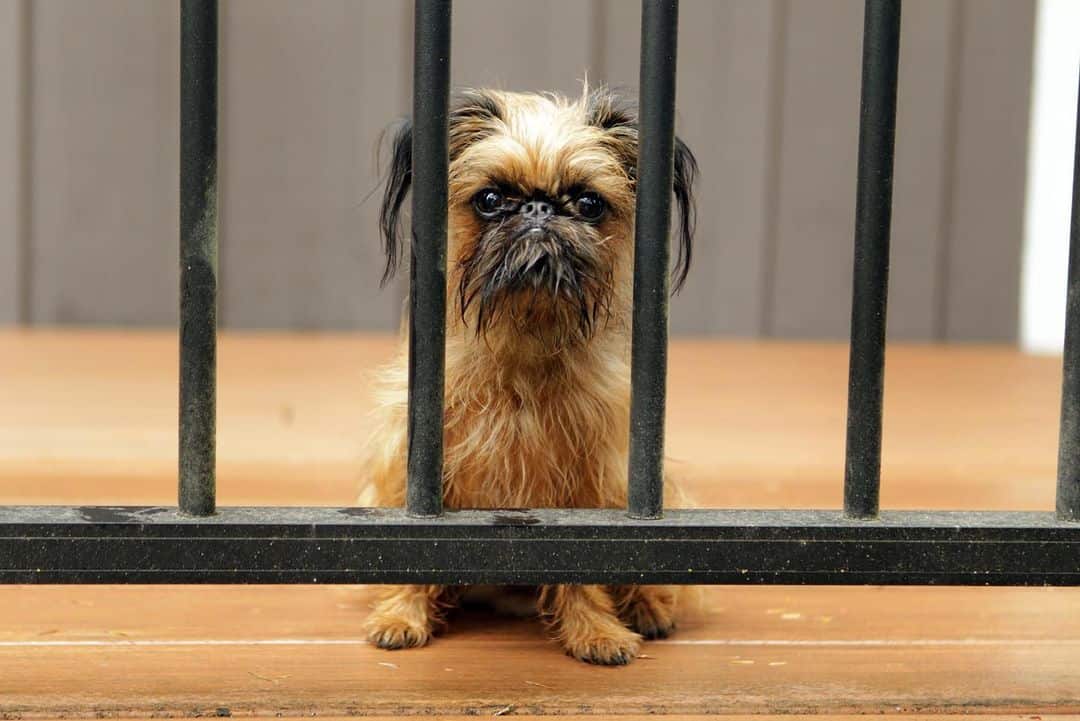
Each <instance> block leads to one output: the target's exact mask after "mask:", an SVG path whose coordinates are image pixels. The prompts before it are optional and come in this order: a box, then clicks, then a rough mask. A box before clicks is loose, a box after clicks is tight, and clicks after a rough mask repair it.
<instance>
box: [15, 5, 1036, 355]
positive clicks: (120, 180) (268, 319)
mask: <svg viewBox="0 0 1080 721" xmlns="http://www.w3.org/2000/svg"><path fill="white" fill-rule="evenodd" d="M20 7H22V8H26V10H25V15H26V17H30V16H33V23H24V24H23V25H21V26H20V25H19V23H18V21H17V19H12V18H8V16H9V15H11V16H12V17H13V18H14V17H15V15H17V14H18V11H17V9H18V8H20ZM31 8H32V9H31ZM222 9H223V12H224V14H225V15H224V18H223V26H222V52H223V58H222V64H221V68H222V70H221V71H222V74H223V76H222V83H221V91H222V97H221V108H222V113H223V117H222V123H221V126H220V127H221V133H222V137H221V162H222V168H221V178H222V187H221V201H222V254H223V257H222V283H223V289H222V290H223V295H222V306H223V307H222V320H223V324H224V325H226V326H231V327H286V328H365V329H388V328H392V327H395V326H396V322H397V317H398V314H399V312H400V309H401V303H400V299H401V295H402V284H401V282H400V281H399V282H398V283H396V284H395V285H393V286H392V287H391V288H389V289H387V290H384V291H380V290H379V289H378V287H377V281H378V277H379V273H380V270H381V266H382V258H381V254H380V251H379V247H378V245H379V243H378V236H377V227H376V216H377V206H378V199H379V196H378V189H377V180H378V177H377V167H376V163H375V143H376V140H377V138H378V137H379V133H380V131H382V129H383V128H385V127H386V126H387V125H388V124H389V123H390V122H391V121H392V120H393V118H394V117H395V116H398V115H401V114H403V113H405V112H407V111H408V108H409V106H410V102H409V85H410V78H411V60H410V56H411V25H410V23H411V2H409V1H408V0H323V1H321V2H319V3H298V2H292V1H291V0H230V2H227V3H222ZM1033 12H1034V11H1033V6H1032V4H1031V3H1021V2H1010V1H1009V0H959V1H958V2H954V1H950V2H941V1H940V0H908V2H906V3H905V8H904V30H903V35H902V39H901V55H902V57H901V63H900V102H899V117H898V124H897V154H896V187H895V195H894V200H895V204H894V235H893V272H892V286H891V298H890V324H889V326H890V335H891V336H892V337H894V338H929V337H939V338H948V339H958V340H959V339H1002V340H1011V339H1013V338H1014V337H1015V333H1016V314H1017V311H1016V309H1017V293H1018V278H1019V252H1020V242H1021V237H1020V229H1021V219H1022V214H1023V183H1024V172H1023V170H1024V161H1025V148H1024V144H1025V133H1026V123H1027V113H1028V102H1027V99H1028V92H1029V85H1030V82H1029V81H1030V70H1031V59H1030V56H1031V43H1032V39H1033ZM0 13H6V15H4V16H3V17H0V54H3V57H5V58H8V60H7V61H6V62H4V63H3V65H2V68H0V153H2V154H3V156H4V157H15V156H17V155H18V153H19V152H20V151H21V152H22V153H23V155H22V157H23V158H27V159H29V164H28V167H27V168H25V169H24V170H22V171H20V170H18V159H17V158H16V159H15V160H14V161H13V162H10V163H8V164H7V165H5V166H4V168H3V169H2V170H0V224H3V225H2V229H3V232H2V234H0V322H10V321H11V320H13V319H14V318H16V317H17V315H18V313H19V308H18V303H17V300H18V299H19V298H20V297H25V298H26V299H27V303H26V304H25V307H24V308H23V311H24V313H25V315H26V317H27V318H28V319H29V320H30V321H31V322H35V323H57V322H59V323H82V322H89V323H135V324H171V323H173V322H174V321H175V313H176V299H175V288H176V244H177V239H176V232H177V231H176V222H177V219H176V204H177V188H176V185H177V180H176V173H177V152H178V148H177V115H178V107H177V102H178V98H177V74H178V66H177V63H178V60H177V56H178V52H179V50H178V27H177V25H178V23H177V19H178V18H177V16H178V9H177V3H175V2H171V1H165V0H162V1H160V2H146V1H145V0H95V1H94V2H65V1H64V0H36V2H33V3H29V2H21V1H20V0H10V1H9V2H7V3H6V4H2V5H0ZM638 14H639V4H638V3H637V2H635V1H632V0H580V1H578V0H550V1H542V2H541V1H538V2H513V3H507V2H496V0H458V2H457V3H456V4H455V17H454V41H455V56H454V66H453V78H454V82H455V83H456V84H471V85H494V86H498V87H505V88H509V89H554V90H559V91H562V92H567V93H576V92H577V91H578V90H579V88H580V80H581V79H582V78H584V77H585V76H586V74H588V76H589V78H590V79H591V80H593V81H594V82H597V81H606V82H608V83H611V84H615V85H623V86H626V87H627V88H629V89H630V90H631V91H634V90H635V89H636V85H637V72H638V40H639V26H638ZM680 26H681V40H680V64H679V99H678V108H679V117H678V119H677V121H678V122H677V127H678V132H679V133H680V135H682V136H683V137H684V139H685V140H686V141H687V143H688V144H689V145H690V146H691V147H692V148H693V149H694V151H695V153H696V154H697V156H698V158H699V160H700V163H701V168H702V176H701V179H700V183H699V186H698V198H699V201H700V210H701V213H700V224H699V232H698V238H697V250H696V260H695V265H694V268H693V270H692V272H691V275H690V279H689V282H688V285H687V287H686V289H685V290H684V292H683V294H682V295H681V296H679V297H678V298H676V299H675V301H674V302H673V304H672V330H673V332H674V333H676V334H678V333H684V334H685V333H705V334H732V335H748V336H754V335H760V334H766V335H778V336H796V337H815V338H820V337H831V338H844V337H846V334H847V325H848V319H849V311H850V308H849V303H850V300H849V283H850V273H851V268H850V265H851V245H852V233H853V230H852V228H853V215H854V197H855V188H854V182H855V155H856V150H857V122H858V93H859V88H858V82H859V58H860V47H861V37H860V36H861V27H862V2H861V0H818V1H817V2H793V1H792V0H683V3H682V11H681V21H680ZM19 27H22V28H23V30H22V31H21V34H20V31H19V30H18V28H19ZM31 28H32V29H31ZM20 43H21V47H23V48H24V50H23V51H22V52H24V53H25V54H26V57H28V58H29V62H28V63H27V67H26V68H25V70H26V73H25V77H32V78H33V82H32V84H31V87H29V88H28V89H24V90H25V94H26V96H28V97H29V98H30V99H31V102H30V103H29V107H26V106H25V104H24V107H23V108H22V109H21V110H18V111H16V110H15V105H17V102H15V101H12V100H11V98H13V97H17V96H19V94H20V93H22V92H24V90H20V88H19V74H18V73H17V72H15V71H14V70H13V68H14V65H13V63H12V61H11V60H10V58H12V57H17V56H18V53H19V52H20V51H19V50H18V47H20ZM4 99H7V102H3V101H4ZM30 118H32V120H29V119H30ZM19 122H22V124H23V125H24V126H25V127H24V128H23V130H22V132H23V137H24V138H26V139H28V140H29V143H28V145H25V146H23V147H20V140H19V136H18V132H19V131H18V130H17V129H16V128H17V126H18V124H19ZM5 150H8V151H9V152H3V151H5ZM22 176H29V178H30V180H29V182H26V181H25V179H24V180H23V183H22V187H20V177H22ZM372 191H374V192H372ZM369 193H371V195H370V196H368V194H369ZM18 198H25V199H27V201H28V202H27V203H25V206H26V207H25V212H24V214H23V215H22V216H19V214H18V213H17V212H15V210H13V209H17V206H18V205H19V201H18V200H17V199H18ZM16 228H24V229H28V230H29V236H28V237H26V238H24V241H25V242H24V243H23V242H20V241H19V240H18V238H17V236H18V235H19V233H18V231H17V230H16ZM24 245H25V250H26V253H25V257H23V258H21V259H20V258H19V257H18V256H17V253H18V251H19V249H20V247H23V246H24ZM20 267H21V268H23V269H24V272H23V273H22V274H21V275H20V274H19V272H18V269H19V268H20Z"/></svg>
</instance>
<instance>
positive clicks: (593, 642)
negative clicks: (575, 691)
mask: <svg viewBox="0 0 1080 721" xmlns="http://www.w3.org/2000/svg"><path fill="white" fill-rule="evenodd" d="M565 645H566V652H567V653H568V654H570V655H571V656H573V657H574V658H576V659H578V660H579V661H584V662H585V663H595V664H597V665H600V666H625V665H626V664H628V663H630V662H631V661H633V660H634V659H635V658H637V655H638V652H639V651H640V650H641V636H639V635H638V634H636V633H634V632H633V631H631V630H630V629H628V628H623V627H621V626H620V627H619V628H618V629H614V628H608V629H604V630H599V629H597V630H595V631H593V632H591V633H587V634H583V635H582V636H581V637H580V638H575V639H567V640H566V641H565Z"/></svg>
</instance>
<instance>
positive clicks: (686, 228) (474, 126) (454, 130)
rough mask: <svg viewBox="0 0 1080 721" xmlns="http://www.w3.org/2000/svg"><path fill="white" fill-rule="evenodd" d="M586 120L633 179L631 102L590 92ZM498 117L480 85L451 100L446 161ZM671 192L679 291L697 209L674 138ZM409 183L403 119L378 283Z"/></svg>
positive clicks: (397, 258) (393, 266) (383, 214)
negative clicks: (675, 220)
mask: <svg viewBox="0 0 1080 721" xmlns="http://www.w3.org/2000/svg"><path fill="white" fill-rule="evenodd" d="M586 112H587V116H588V122H589V123H590V124H592V125H595V126H596V127H599V128H602V129H603V130H605V131H607V132H606V139H607V142H608V143H609V147H610V149H611V151H612V152H613V153H614V154H615V155H616V157H618V158H619V160H620V162H622V163H623V165H624V167H625V168H626V172H627V175H628V176H629V177H630V179H631V181H633V180H635V179H636V178H637V146H638V126H637V107H636V104H635V103H634V102H633V101H631V100H628V99H626V98H623V97H621V96H619V95H618V94H616V93H614V92H612V91H610V90H608V89H606V88H600V89H598V90H594V91H593V92H592V93H590V95H589V98H588V101H587V110H586ZM501 119H502V108H501V107H500V105H499V101H498V99H497V98H496V97H494V96H492V95H490V94H488V93H485V92H484V91H482V90H467V91H463V92H462V93H460V94H458V95H457V96H456V98H455V99H454V101H453V103H452V107H451V111H450V117H449V149H450V162H453V161H454V159H455V158H456V157H457V156H459V155H460V154H461V152H462V150H464V149H465V148H467V147H468V146H469V145H471V144H472V143H475V142H477V141H479V140H481V139H482V138H485V137H487V136H488V135H490V134H491V133H492V132H494V131H495V128H494V126H495V124H496V123H497V122H498V121H500V120H501ZM674 171H675V173H674V187H673V190H674V196H675V204H676V216H677V217H678V220H679V228H678V232H677V243H678V250H677V252H676V257H675V264H674V267H673V269H672V291H673V292H678V291H679V290H680V289H681V288H682V286H683V283H684V282H685V281H686V276H687V274H688V273H689V271H690V261H691V259H692V257H693V240H694V229H695V224H696V208H695V203H694V195H693V186H694V182H695V180H696V178H697V173H698V165H697V160H696V159H695V158H694V155H693V153H692V152H690V149H689V148H688V147H687V146H686V144H685V143H684V142H683V141H682V140H681V139H679V138H675V162H674ZM411 184H412V124H411V122H410V121H408V120H404V121H402V123H401V124H400V125H399V126H398V128H397V130H396V132H394V134H393V141H392V150H391V160H390V168H389V172H388V174H387V179H386V186H385V188H384V192H383V198H382V206H381V209H380V213H379V229H380V231H381V234H382V240H383V250H384V251H385V253H386V268H385V270H384V272H383V277H382V283H383V284H385V283H386V282H387V281H388V280H389V279H390V278H391V277H392V276H393V275H394V273H395V272H396V270H397V268H398V266H399V265H400V264H401V255H402V253H403V251H404V239H403V229H402V226H403V218H402V209H403V207H404V204H405V198H406V197H407V196H408V193H409V188H410V186H411Z"/></svg>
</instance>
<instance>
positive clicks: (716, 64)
mask: <svg viewBox="0 0 1080 721" xmlns="http://www.w3.org/2000/svg"><path fill="white" fill-rule="evenodd" d="M779 12H780V3H779V2H777V0H768V1H761V0H736V1H735V2H714V1H713V0H684V2H683V3H682V4H681V7H680V17H679V33H680V37H679V68H678V99H677V107H678V118H677V120H678V123H677V128H678V129H677V132H678V133H679V135H680V137H682V138H683V140H685V141H686V143H687V145H688V146H689V147H690V148H691V149H692V150H693V151H694V154H695V156H696V157H697V159H698V162H699V163H700V166H701V176H700V178H699V181H698V186H697V195H698V199H699V206H700V207H699V211H700V212H699V216H698V220H699V222H698V232H697V237H696V241H697V242H696V246H695V253H694V264H693V267H692V268H691V271H690V276H689V279H688V280H687V283H686V286H685V287H684V289H683V291H682V293H681V294H680V295H679V296H677V297H676V298H675V299H674V300H673V301H672V304H671V329H672V332H673V333H695V334H717V333H720V334H735V335H756V334H757V333H758V332H759V330H760V316H761V306H762V303H761V301H762V282H763V273H764V267H763V263H764V261H765V258H766V253H765V246H764V239H765V233H766V227H767V224H768V216H769V213H770V212H771V208H772V206H771V203H770V198H769V197H768V187H767V177H768V171H769V164H770V153H771V151H772V147H771V142H772V140H773V139H772V138H771V137H770V129H771V123H770V121H771V118H772V112H773V108H772V105H771V100H772V97H771V96H772V92H773V83H774V79H773V76H774V75H775V68H774V65H773V64H774V63H775V62H777V60H778V58H780V57H782V55H783V53H782V52H780V51H778V48H777V47H776V40H777V33H776V23H777V20H778V17H779V15H778V13H779ZM598 15H599V19H600V36H599V37H598V42H599V47H600V48H601V50H602V52H601V56H600V57H601V62H600V63H599V67H598V70H597V75H598V77H599V78H600V79H602V80H604V81H606V82H608V83H611V84H613V85H618V86H625V87H627V88H629V89H631V91H633V92H636V89H637V74H638V48H639V38H640V26H639V21H638V15H637V7H636V5H635V4H633V3H626V2H618V1H617V0H606V2H604V3H603V4H602V5H601V6H600V12H599V14H598Z"/></svg>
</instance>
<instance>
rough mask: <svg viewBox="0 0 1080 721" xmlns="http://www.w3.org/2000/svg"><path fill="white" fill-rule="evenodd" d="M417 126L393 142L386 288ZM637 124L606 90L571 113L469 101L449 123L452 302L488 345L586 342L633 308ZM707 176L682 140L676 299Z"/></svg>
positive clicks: (488, 94)
mask: <svg viewBox="0 0 1080 721" xmlns="http://www.w3.org/2000/svg"><path fill="white" fill-rule="evenodd" d="M411 142H412V134H411V126H410V125H409V124H407V123H406V124H405V125H403V127H402V128H401V129H400V130H399V131H398V133H397V135H396V137H395V140H394V151H393V163H392V166H391V169H390V178H389V181H388V183H387V187H386V191H385V194H384V197H383V204H382V216H381V227H382V231H383V239H384V243H385V248H386V252H387V266H386V274H385V277H384V280H385V278H388V277H389V276H390V275H392V274H393V272H394V270H395V268H396V267H397V265H398V263H399V256H400V252H401V241H400V228H399V226H400V214H401V208H402V205H403V203H404V199H405V196H406V195H407V193H408V189H409V185H410V182H411V161H412V152H411ZM637 150H638V133H637V116H636V111H635V109H634V107H633V106H632V105H630V104H629V103H625V102H622V101H620V100H619V98H617V97H616V96H615V95H614V94H612V93H611V92H609V91H606V90H599V91H594V92H592V93H588V94H586V95H585V96H584V97H582V98H581V99H580V100H577V101H574V102H571V101H568V100H565V99H563V98H560V97H555V96H549V95H535V94H519V93H506V92H496V91H467V92H464V93H462V94H461V95H460V96H459V97H458V98H457V99H456V101H455V102H454V105H453V107H452V110H451V113H450V118H449V151H450V166H449V214H448V222H449V232H448V248H447V260H448V268H447V279H448V283H449V288H448V297H449V299H450V301H451V303H454V304H455V306H454V310H455V311H456V315H457V316H459V317H460V318H461V320H462V322H463V323H464V324H465V325H466V326H468V327H471V328H472V329H474V330H475V332H476V334H478V335H488V334H490V333H492V332H495V331H498V332H500V333H504V334H508V335H510V336H514V335H516V336H523V335H524V336H529V337H532V338H537V339H540V340H542V341H544V342H545V344H549V345H554V346H556V347H565V346H566V345H568V344H576V343H583V342H587V341H588V340H589V339H590V338H591V337H593V335H594V334H595V333H596V331H597V330H598V329H599V328H600V327H603V326H604V325H605V324H606V323H607V322H608V321H609V320H610V318H611V314H612V311H613V307H612V306H613V302H614V300H615V299H616V298H617V297H629V296H628V293H629V287H628V286H629V284H630V277H631V274H630V269H631V265H632V259H633V243H634V233H633V228H634V193H635V182H636V178H637ZM695 171H696V164H695V162H694V158H693V156H692V155H691V153H690V151H689V150H688V149H687V148H686V146H685V145H683V144H682V143H681V142H680V141H676V153H675V187H674V192H675V199H676V202H677V204H678V208H677V215H678V217H679V219H680V230H679V250H678V253H677V256H676V265H675V282H674V287H675V288H676V289H677V288H678V287H679V286H680V285H681V283H682V281H683V280H684V278H685V276H686V272H687V268H688V266H689V262H690V251H691V239H692V235H693V201H692V195H691V185H692V183H693V179H694V175H695Z"/></svg>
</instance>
